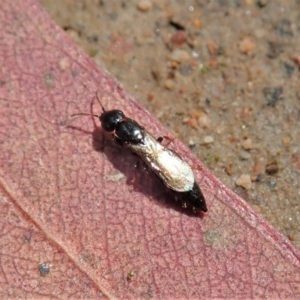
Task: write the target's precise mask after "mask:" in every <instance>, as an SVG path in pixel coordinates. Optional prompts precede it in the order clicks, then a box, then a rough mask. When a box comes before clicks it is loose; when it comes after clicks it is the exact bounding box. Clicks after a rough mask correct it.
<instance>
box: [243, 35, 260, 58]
mask: <svg viewBox="0 0 300 300" xmlns="http://www.w3.org/2000/svg"><path fill="white" fill-rule="evenodd" d="M255 47H256V44H255V43H254V42H253V41H252V39H251V38H250V37H249V36H246V37H244V38H243V40H242V41H241V42H240V45H239V50H240V52H241V53H242V54H246V55H250V54H251V53H252V51H253V50H254V49H255Z"/></svg>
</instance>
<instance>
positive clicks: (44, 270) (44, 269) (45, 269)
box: [39, 263, 50, 276]
mask: <svg viewBox="0 0 300 300" xmlns="http://www.w3.org/2000/svg"><path fill="white" fill-rule="evenodd" d="M39 272H40V274H41V276H46V275H48V274H49V272H50V265H49V264H48V263H40V264H39Z"/></svg>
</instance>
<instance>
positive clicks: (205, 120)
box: [198, 113, 210, 128]
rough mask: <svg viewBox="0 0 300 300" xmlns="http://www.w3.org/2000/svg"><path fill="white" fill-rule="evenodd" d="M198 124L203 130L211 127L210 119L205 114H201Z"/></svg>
mask: <svg viewBox="0 0 300 300" xmlns="http://www.w3.org/2000/svg"><path fill="white" fill-rule="evenodd" d="M198 122H199V125H200V126H201V127H202V128H208V127H209V125H210V119H209V117H208V115H207V114H205V113H203V114H201V116H200V117H199V118H198Z"/></svg>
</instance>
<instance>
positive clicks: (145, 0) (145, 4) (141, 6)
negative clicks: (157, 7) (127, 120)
mask: <svg viewBox="0 0 300 300" xmlns="http://www.w3.org/2000/svg"><path fill="white" fill-rule="evenodd" d="M136 7H137V8H138V10H140V11H142V12H147V11H148V10H150V9H151V8H152V2H151V1H149V0H140V1H139V2H138V3H137V5H136Z"/></svg>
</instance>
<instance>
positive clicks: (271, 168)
mask: <svg viewBox="0 0 300 300" xmlns="http://www.w3.org/2000/svg"><path fill="white" fill-rule="evenodd" d="M278 170H279V168H278V163H277V161H276V160H273V161H270V162H268V163H267V165H266V173H267V174H269V175H274V174H276V173H277V172H278Z"/></svg>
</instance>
